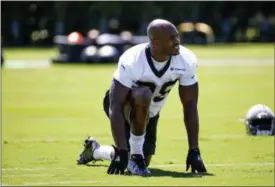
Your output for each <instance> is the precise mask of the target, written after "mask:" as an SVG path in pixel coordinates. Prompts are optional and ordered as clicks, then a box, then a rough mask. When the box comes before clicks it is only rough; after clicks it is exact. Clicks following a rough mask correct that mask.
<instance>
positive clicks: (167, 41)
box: [160, 27, 180, 55]
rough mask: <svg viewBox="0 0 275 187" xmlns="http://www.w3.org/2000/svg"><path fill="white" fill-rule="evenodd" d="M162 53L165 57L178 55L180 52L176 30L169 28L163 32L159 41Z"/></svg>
mask: <svg viewBox="0 0 275 187" xmlns="http://www.w3.org/2000/svg"><path fill="white" fill-rule="evenodd" d="M160 43H161V46H162V47H161V48H162V50H161V51H162V53H164V54H167V55H178V54H179V50H180V46H179V44H180V37H179V33H178V31H177V30H176V28H174V27H171V28H168V29H167V30H165V32H164V34H163V37H162V38H161V40H160Z"/></svg>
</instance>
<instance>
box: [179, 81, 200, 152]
mask: <svg viewBox="0 0 275 187" xmlns="http://www.w3.org/2000/svg"><path fill="white" fill-rule="evenodd" d="M198 95H199V84H198V82H195V83H194V84H192V85H188V86H184V85H179V97H180V100H181V103H182V106H183V116H184V123H185V127H186V131H187V135H188V144H189V149H195V148H198V146H199V144H198V136H199V114H198V107H197V105H198Z"/></svg>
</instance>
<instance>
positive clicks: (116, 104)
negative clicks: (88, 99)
mask: <svg viewBox="0 0 275 187" xmlns="http://www.w3.org/2000/svg"><path fill="white" fill-rule="evenodd" d="M129 91H130V88H128V87H126V86H124V85H122V84H121V83H120V82H118V81H117V80H115V79H113V81H112V84H111V88H110V109H109V114H110V121H111V129H112V134H113V138H114V141H115V144H116V146H117V148H118V149H125V150H127V143H126V138H125V137H126V135H125V124H124V123H125V120H124V116H123V105H124V104H125V102H126V98H127V95H128V92H129Z"/></svg>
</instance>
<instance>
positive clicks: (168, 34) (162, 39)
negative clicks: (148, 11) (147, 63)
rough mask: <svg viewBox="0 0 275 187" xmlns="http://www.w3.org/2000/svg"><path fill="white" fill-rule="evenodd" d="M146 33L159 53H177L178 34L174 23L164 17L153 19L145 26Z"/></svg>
mask: <svg viewBox="0 0 275 187" xmlns="http://www.w3.org/2000/svg"><path fill="white" fill-rule="evenodd" d="M147 35H148V37H149V39H150V42H151V44H152V47H153V48H154V49H155V50H158V51H159V52H160V53H164V54H167V55H177V54H178V53H179V47H178V46H179V44H180V39H179V34H178V31H177V28H176V27H175V25H173V24H172V23H171V22H169V21H167V20H164V19H155V20H153V21H152V22H151V23H150V24H149V25H148V27H147Z"/></svg>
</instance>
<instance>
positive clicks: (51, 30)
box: [1, 1, 275, 46]
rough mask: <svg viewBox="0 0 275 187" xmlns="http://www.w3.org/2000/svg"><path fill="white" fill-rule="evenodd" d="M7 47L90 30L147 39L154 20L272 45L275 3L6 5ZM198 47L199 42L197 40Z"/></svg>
mask: <svg viewBox="0 0 275 187" xmlns="http://www.w3.org/2000/svg"><path fill="white" fill-rule="evenodd" d="M1 4H2V13H1V14H2V18H1V21H2V27H1V32H2V35H1V36H2V45H3V46H44V45H49V46H51V45H53V38H54V36H56V35H67V34H69V33H71V32H73V31H78V32H80V33H81V34H82V35H84V36H85V35H87V33H88V31H89V30H92V29H97V30H98V31H99V32H100V33H112V34H119V33H120V32H122V31H125V30H128V31H130V32H132V33H133V34H135V35H144V34H145V33H146V27H147V24H148V23H149V22H150V21H151V20H152V19H155V18H163V19H168V20H170V21H171V22H173V23H174V24H175V25H179V24H180V23H183V22H192V23H197V22H203V23H206V24H208V25H209V26H210V27H211V28H212V29H213V32H214V35H215V42H273V41H274V32H272V31H274V30H275V11H274V10H275V3H274V2H264V1H260V2H248V1H246V2H223V1H218V2H165V1H164V2H161V1H159V2H150V1H149V2H144V1H142V2H126V1H121V2H105V1H103V2H93V1H83V2H73V1H68V2H65V1H64V2H63V1H62V2H61V1H59V2H57V1H47V2H43V1H41V2H36V1H29V2H28V1H25V2H21V1H18V2H15V1H10V2H8V1H2V2H1ZM193 42H194V43H196V42H199V41H196V40H194V41H193Z"/></svg>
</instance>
